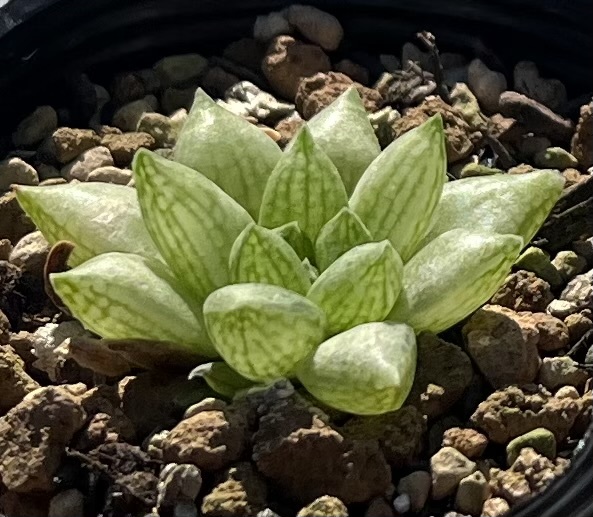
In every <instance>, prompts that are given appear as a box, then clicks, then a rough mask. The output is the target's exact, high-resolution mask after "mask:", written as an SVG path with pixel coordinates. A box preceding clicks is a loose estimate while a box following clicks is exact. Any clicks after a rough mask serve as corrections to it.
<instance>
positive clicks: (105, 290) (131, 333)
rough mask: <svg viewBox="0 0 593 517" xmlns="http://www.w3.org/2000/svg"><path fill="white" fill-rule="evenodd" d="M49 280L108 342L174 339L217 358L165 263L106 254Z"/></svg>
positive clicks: (75, 315)
mask: <svg viewBox="0 0 593 517" xmlns="http://www.w3.org/2000/svg"><path fill="white" fill-rule="evenodd" d="M50 281H51V285H52V286H53V288H54V290H55V291H56V293H57V294H58V296H59V297H60V298H61V299H62V301H63V302H64V303H65V304H66V305H67V307H68V308H69V309H70V311H71V312H72V315H73V316H74V317H76V318H77V319H78V320H80V321H81V323H82V324H83V325H84V326H85V327H86V328H88V329H89V330H91V331H93V332H95V333H96V334H99V335H100V336H102V337H104V338H107V339H144V340H154V341H170V342H172V343H175V344H177V345H178V346H179V347H181V348H191V349H193V350H196V351H198V352H199V353H201V354H202V355H203V356H204V357H216V352H215V350H214V348H213V347H212V345H211V343H210V340H209V339H208V336H207V334H206V331H205V328H204V325H203V323H202V322H201V321H200V319H199V318H198V317H197V316H196V315H195V313H196V312H197V311H196V310H195V309H196V307H190V305H188V303H187V302H186V301H185V300H184V298H182V296H181V295H180V294H179V291H180V290H181V286H180V283H179V281H178V280H176V278H175V277H174V275H173V273H172V272H171V271H169V269H168V268H167V267H166V266H165V265H164V264H163V263H162V262H158V261H155V260H150V259H146V258H143V257H140V256H138V255H133V254H130V253H105V254H103V255H99V256H98V257H94V258H92V259H90V260H88V261H86V262H85V263H84V264H82V265H80V266H78V267H76V268H74V269H71V270H70V271H67V272H65V273H54V274H52V275H50ZM197 314H199V312H197Z"/></svg>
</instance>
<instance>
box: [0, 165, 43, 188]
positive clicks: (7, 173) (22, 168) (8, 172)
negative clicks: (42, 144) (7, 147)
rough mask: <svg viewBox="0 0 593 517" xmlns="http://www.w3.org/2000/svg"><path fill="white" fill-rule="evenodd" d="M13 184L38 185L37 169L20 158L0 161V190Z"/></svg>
mask: <svg viewBox="0 0 593 517" xmlns="http://www.w3.org/2000/svg"><path fill="white" fill-rule="evenodd" d="M12 184H15V185H39V176H38V175H37V171H36V170H35V169H34V168H33V167H32V166H31V165H29V164H28V163H27V162H25V161H23V160H21V159H20V158H8V159H7V160H2V161H0V192H2V191H5V190H9V189H10V186H11V185H12Z"/></svg>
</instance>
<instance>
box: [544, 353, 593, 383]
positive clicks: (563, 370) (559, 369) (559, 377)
mask: <svg viewBox="0 0 593 517" xmlns="http://www.w3.org/2000/svg"><path fill="white" fill-rule="evenodd" d="M588 378H589V375H588V374H587V372H586V371H584V370H582V369H581V368H579V366H578V364H577V363H576V362H575V361H573V360H572V359H571V358H570V357H566V356H565V357H544V359H543V361H542V365H541V368H540V370H539V376H538V379H537V380H538V382H539V383H540V384H543V385H544V386H545V387H546V388H547V389H549V390H550V391H554V390H555V389H557V388H559V387H561V386H574V387H575V388H580V387H582V386H584V384H585V382H587V379H588Z"/></svg>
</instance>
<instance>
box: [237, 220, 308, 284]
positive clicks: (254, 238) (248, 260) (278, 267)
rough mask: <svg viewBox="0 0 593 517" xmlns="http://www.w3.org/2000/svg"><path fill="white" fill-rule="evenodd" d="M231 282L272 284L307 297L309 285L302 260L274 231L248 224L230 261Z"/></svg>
mask: <svg viewBox="0 0 593 517" xmlns="http://www.w3.org/2000/svg"><path fill="white" fill-rule="evenodd" d="M229 267H230V272H231V282H232V283H235V284H238V283H259V284H272V285H278V286H280V287H284V288H286V289H289V290H291V291H294V292H295V293H299V294H302V295H305V294H307V291H308V290H309V287H311V282H310V281H309V275H308V273H307V271H306V269H305V268H304V267H303V266H302V264H301V259H300V258H299V256H298V255H297V254H296V253H295V251H294V250H293V249H292V248H291V247H290V245H289V244H288V243H287V242H286V241H285V240H284V239H283V238H282V237H280V235H278V234H277V233H276V232H275V231H273V230H268V229H267V228H264V227H262V226H258V225H256V224H250V225H249V226H248V227H247V228H245V230H243V231H242V232H241V234H240V235H239V237H237V240H236V241H235V244H233V248H232V249H231V256H230V259H229Z"/></svg>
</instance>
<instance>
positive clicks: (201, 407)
mask: <svg viewBox="0 0 593 517" xmlns="http://www.w3.org/2000/svg"><path fill="white" fill-rule="evenodd" d="M227 408H228V405H227V403H226V402H225V401H224V400H220V399H215V398H214V397H206V398H205V399H204V400H201V401H200V402H198V403H196V404H193V405H191V406H190V407H188V408H187V409H186V410H185V413H183V418H184V419H186V418H191V417H192V416H194V415H197V414H198V413H201V412H202V411H224V410H225V409H227Z"/></svg>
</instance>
